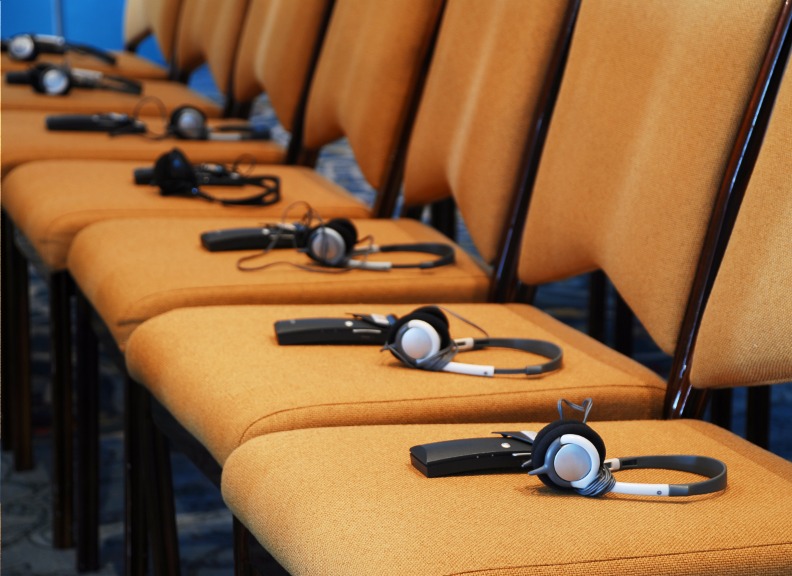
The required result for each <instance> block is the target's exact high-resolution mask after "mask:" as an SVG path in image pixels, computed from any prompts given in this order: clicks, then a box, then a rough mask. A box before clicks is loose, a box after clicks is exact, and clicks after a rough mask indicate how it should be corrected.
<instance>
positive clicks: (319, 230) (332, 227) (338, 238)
mask: <svg viewBox="0 0 792 576" xmlns="http://www.w3.org/2000/svg"><path fill="white" fill-rule="evenodd" d="M359 243H360V240H359V239H358V235H357V229H356V228H355V225H354V224H353V223H352V221H351V220H347V219H346V218H335V219H333V220H330V221H329V222H325V223H322V224H320V225H319V226H316V227H314V228H312V229H311V230H310V231H309V232H308V234H307V235H306V239H305V245H304V251H305V253H306V254H308V256H309V257H310V258H311V259H312V260H314V261H315V262H317V263H319V264H321V265H322V266H327V267H330V268H345V269H358V270H373V271H386V270H391V269H393V268H399V269H405V268H419V269H421V270H428V269H430V268H438V267H440V266H447V265H448V264H452V263H453V262H454V260H455V257H456V252H455V251H454V247H453V246H451V245H450V244H441V243H436V242H418V243H414V244H386V245H381V246H380V245H376V244H372V245H370V246H365V247H363V248H355V246H356V245H358V244H359ZM380 252H382V253H394V252H416V253H419V254H432V255H434V256H437V258H436V259H434V260H428V261H423V262H411V263H407V264H401V263H394V262H381V261H372V260H368V259H367V258H366V257H367V256H369V255H371V254H377V253H380ZM360 257H362V258H361V259H359V260H358V259H356V258H360Z"/></svg>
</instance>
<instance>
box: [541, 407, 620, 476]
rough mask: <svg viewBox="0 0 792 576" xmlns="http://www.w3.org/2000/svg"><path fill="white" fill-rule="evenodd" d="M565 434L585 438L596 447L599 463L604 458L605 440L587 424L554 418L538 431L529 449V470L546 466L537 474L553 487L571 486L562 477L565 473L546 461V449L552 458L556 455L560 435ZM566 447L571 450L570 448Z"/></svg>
mask: <svg viewBox="0 0 792 576" xmlns="http://www.w3.org/2000/svg"><path fill="white" fill-rule="evenodd" d="M566 434H574V435H577V436H582V437H583V438H586V439H587V440H589V441H590V442H591V443H592V444H593V445H594V447H595V448H596V450H597V452H598V454H599V460H600V463H602V462H604V460H605V442H603V440H602V438H601V437H600V435H599V434H597V433H596V432H595V431H594V430H593V429H592V428H591V427H590V426H588V425H587V424H583V423H582V422H580V421H578V420H556V421H555V422H552V423H550V424H548V425H547V426H545V427H544V428H542V430H540V431H539V433H538V434H537V435H536V438H535V439H534V442H533V449H532V451H531V470H538V469H540V468H544V467H546V469H547V471H546V472H543V473H540V474H538V476H539V479H540V480H541V481H542V482H544V483H545V484H547V485H548V486H550V487H553V488H561V489H571V488H572V487H571V485H570V483H569V481H568V480H565V479H564V478H563V477H562V476H563V475H564V474H565V473H564V472H563V471H561V472H559V471H558V470H556V469H555V462H548V461H547V459H548V451H550V452H551V455H550V456H551V458H552V459H555V457H556V456H558V454H559V452H558V448H559V445H560V441H561V437H562V436H564V435H566ZM556 441H558V442H556ZM569 446H570V445H566V446H565V448H566V447H569ZM563 449H564V448H562V450H563ZM568 449H570V450H571V449H572V448H568Z"/></svg>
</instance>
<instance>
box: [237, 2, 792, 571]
mask: <svg viewBox="0 0 792 576" xmlns="http://www.w3.org/2000/svg"><path fill="white" fill-rule="evenodd" d="M584 11H585V7H584ZM584 15H585V12H584V13H583V16H584ZM778 98H779V100H778V102H777V104H776V110H775V112H774V113H773V114H774V115H773V117H772V118H771V124H770V126H769V128H768V132H767V136H766V138H765V142H764V144H763V147H762V150H761V153H760V154H761V155H760V157H759V160H758V162H757V164H756V167H755V171H754V174H753V176H752V178H751V182H750V185H749V187H748V189H747V192H746V195H745V198H744V200H743V202H742V207H741V208H740V209H739V215H738V216H737V221H736V224H735V226H734V230H733V232H732V234H731V239H730V240H729V243H728V247H727V249H726V252H725V255H724V258H723V262H722V264H721V266H720V270H719V272H718V275H717V278H716V280H715V283H714V287H713V289H712V293H711V296H710V298H709V302H708V304H707V307H706V310H705V312H704V315H703V318H702V321H701V328H700V332H699V335H698V338H697V341H696V346H695V352H694V354H693V358H692V366H691V376H690V381H691V383H692V386H693V387H695V388H697V389H700V390H701V389H707V388H710V387H716V388H721V387H736V386H750V385H755V384H772V383H780V382H786V381H789V380H790V379H792V331H791V330H790V323H789V322H788V321H787V320H788V318H789V315H790V313H792V309H791V306H792V302H791V301H790V297H789V286H790V285H792V260H790V258H789V255H790V253H791V252H792V240H790V236H789V223H790V221H792V185H790V179H789V172H788V168H787V166H788V160H789V152H790V150H792V137H790V135H791V134H792V131H790V123H792V76H791V75H790V73H789V72H787V74H786V80H785V86H783V87H782V90H781V92H780V94H779V97H778ZM569 394H575V393H574V392H572V391H570V392H569ZM574 399H575V400H578V399H579V395H576V396H574ZM682 404H684V402H683V403H682ZM597 405H598V401H597V397H594V402H593V407H592V412H591V416H592V419H593V420H597V419H598V417H597V416H596V413H597ZM543 426H544V424H535V423H527V421H526V420H520V421H519V422H518V423H514V422H512V423H498V424H452V425H413V426H408V425H399V426H359V427H343V428H338V427H337V428H321V429H319V428H315V429H309V430H298V431H292V432H279V433H275V434H266V435H262V436H259V437H257V438H255V439H253V440H251V441H249V442H245V443H244V444H242V445H241V446H240V447H239V448H238V449H236V450H235V451H234V452H233V453H232V454H231V456H230V457H229V458H228V459H227V460H226V462H225V466H224V469H223V480H222V482H223V495H224V498H225V501H226V502H227V503H228V505H229V507H230V508H231V510H232V511H233V512H234V514H235V515H236V516H237V517H239V518H240V519H241V520H242V522H243V523H244V524H245V525H246V526H248V527H249V528H250V529H251V531H252V532H253V533H254V534H255V536H256V537H257V538H258V540H259V541H260V542H261V543H262V544H263V545H264V546H265V547H266V549H267V550H269V551H271V552H272V553H273V554H274V555H275V557H276V558H277V559H278V561H280V562H281V564H282V565H283V566H284V567H285V568H286V569H287V570H288V571H289V573H290V574H294V575H298V574H327V575H330V574H565V575H577V574H581V575H583V574H585V575H590V574H613V573H615V572H623V573H629V574H695V575H697V576H699V575H709V574H712V575H715V574H717V575H723V574H767V575H769V574H778V575H780V574H788V573H789V572H790V570H792V565H791V564H790V554H789V552H790V548H791V547H792V540H791V538H792V508H790V506H792V498H790V493H791V491H792V464H791V463H790V462H789V461H787V460H784V459H782V458H779V457H777V456H774V455H773V454H770V453H769V452H767V451H765V450H762V449H760V448H758V447H756V446H755V445H753V444H751V443H749V442H747V441H745V440H743V439H741V438H739V437H737V436H736V435H734V434H732V433H730V432H728V431H726V430H724V429H722V428H719V427H716V426H714V425H712V424H709V423H706V422H702V421H700V420H686V419H673V420H664V421H663V420H661V421H656V420H655V421H653V420H626V421H620V422H599V421H595V422H592V423H591V429H593V430H595V431H596V432H597V433H598V434H599V436H600V437H601V438H602V439H603V440H604V443H605V445H606V450H607V454H608V455H609V456H611V457H613V456H627V455H633V456H641V455H648V454H656V455H675V454H693V455H702V456H706V457H708V458H717V459H720V460H721V461H722V462H724V463H725V464H726V466H727V468H728V472H727V475H728V481H727V485H726V488H725V490H724V491H723V492H716V493H713V494H709V495H693V496H687V497H682V498H678V499H677V498H663V497H661V498H657V497H654V496H635V495H633V496H631V495H623V494H607V495H604V496H602V497H601V498H585V497H583V496H579V495H577V494H574V493H570V492H567V493H562V492H560V491H558V490H554V489H553V488H550V487H548V486H545V485H544V484H542V483H541V482H540V481H539V480H537V479H536V478H531V477H529V476H527V475H525V474H524V473H515V474H487V475H462V476H456V477H445V478H426V477H424V476H423V475H422V474H421V473H420V472H418V470H416V469H415V468H413V467H412V466H411V465H410V461H409V454H408V449H409V448H410V447H411V446H414V445H419V444H424V443H427V442H435V441H441V440H450V439H455V438H471V437H473V438H475V437H482V436H488V435H490V434H491V432H492V431H493V430H540V429H541V428H542V427H543ZM537 444H538V439H537V443H535V444H534V449H535V450H536V449H537ZM535 453H536V452H534V454H535ZM621 460H622V462H624V461H625V458H622V459H621ZM614 475H615V476H616V478H617V480H621V481H625V480H626V481H627V482H637V483H640V482H663V483H668V482H671V483H691V482H697V481H701V480H702V478H701V477H699V476H696V475H693V474H688V473H683V472H673V471H667V470H654V471H649V470H634V471H629V470H625V471H623V472H615V473H614Z"/></svg>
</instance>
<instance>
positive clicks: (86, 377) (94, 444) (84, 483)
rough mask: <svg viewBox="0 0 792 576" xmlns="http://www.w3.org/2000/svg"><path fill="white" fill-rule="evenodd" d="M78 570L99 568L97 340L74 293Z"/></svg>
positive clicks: (85, 305)
mask: <svg viewBox="0 0 792 576" xmlns="http://www.w3.org/2000/svg"><path fill="white" fill-rule="evenodd" d="M76 304H77V326H76V336H77V367H76V370H77V372H76V375H77V378H76V388H77V422H78V423H79V426H78V430H77V432H78V434H77V456H78V460H77V570H78V571H80V572H86V571H94V570H98V569H99V341H98V338H97V337H96V334H95V333H94V331H93V329H92V328H91V314H92V312H91V306H90V304H89V303H88V301H87V300H86V299H85V297H84V296H82V295H81V294H79V293H78V294H77V298H76Z"/></svg>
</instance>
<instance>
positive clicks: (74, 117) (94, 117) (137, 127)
mask: <svg viewBox="0 0 792 576" xmlns="http://www.w3.org/2000/svg"><path fill="white" fill-rule="evenodd" d="M46 123H47V130H54V131H61V130H69V131H77V132H111V133H112V132H118V131H123V132H124V133H125V134H143V133H145V132H146V125H145V124H144V123H143V122H141V121H140V120H138V119H136V118H134V117H133V116H130V115H129V114H118V113H116V112H110V113H106V114H58V115H55V116H47V119H46Z"/></svg>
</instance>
